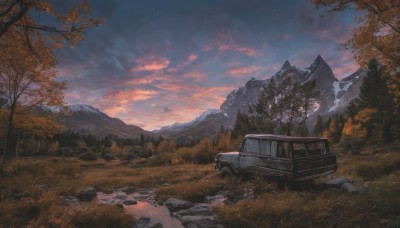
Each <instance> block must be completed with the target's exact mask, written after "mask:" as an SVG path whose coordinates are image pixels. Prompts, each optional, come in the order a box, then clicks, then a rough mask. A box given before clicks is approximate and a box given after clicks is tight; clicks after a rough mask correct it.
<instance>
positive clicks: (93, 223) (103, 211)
mask: <svg viewBox="0 0 400 228" xmlns="http://www.w3.org/2000/svg"><path fill="white" fill-rule="evenodd" d="M71 223H72V224H73V225H74V226H77V227H86V228H89V227H96V228H97V227H105V228H109V227H110V228H112V227H115V228H119V227H122V228H124V227H129V228H131V227H133V225H134V218H133V217H132V216H131V215H128V214H125V213H123V212H122V211H121V209H119V208H118V207H116V206H93V205H91V206H88V207H85V208H82V209H80V210H77V211H75V212H74V213H73V215H72V217H71Z"/></svg>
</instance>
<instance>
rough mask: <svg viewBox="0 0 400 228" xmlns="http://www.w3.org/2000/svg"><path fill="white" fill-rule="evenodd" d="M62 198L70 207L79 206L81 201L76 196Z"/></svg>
mask: <svg viewBox="0 0 400 228" xmlns="http://www.w3.org/2000/svg"><path fill="white" fill-rule="evenodd" d="M62 198H63V199H64V202H66V203H67V204H69V205H75V204H79V199H78V198H76V197H74V196H64V197H62Z"/></svg>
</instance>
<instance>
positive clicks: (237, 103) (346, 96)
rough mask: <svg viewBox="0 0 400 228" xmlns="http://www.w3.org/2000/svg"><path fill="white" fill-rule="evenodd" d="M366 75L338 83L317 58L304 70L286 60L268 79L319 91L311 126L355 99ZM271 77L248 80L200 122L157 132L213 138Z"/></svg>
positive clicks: (362, 71) (360, 72)
mask: <svg viewBox="0 0 400 228" xmlns="http://www.w3.org/2000/svg"><path fill="white" fill-rule="evenodd" d="M366 72H367V71H366V70H365V69H358V70H357V71H356V72H354V73H353V74H351V75H349V76H347V77H345V78H343V79H341V80H338V79H337V78H336V77H335V75H334V74H333V72H332V69H331V67H330V66H329V65H328V64H327V63H326V61H325V60H324V59H323V58H322V57H321V56H320V55H318V56H317V58H316V59H315V61H314V62H313V63H312V64H311V65H310V66H308V67H306V68H297V67H295V66H292V65H291V64H290V63H289V61H285V63H284V64H283V66H282V68H281V69H280V70H279V71H278V72H277V73H276V74H274V75H273V76H271V77H272V78H274V80H275V82H277V83H279V82H281V81H283V79H284V78H286V77H291V78H293V79H294V80H298V81H299V82H300V83H305V82H307V81H310V80H315V81H316V90H317V91H319V92H320V94H321V99H320V101H319V102H318V103H317V104H315V105H314V107H315V109H314V110H313V112H312V113H311V114H310V115H309V117H308V124H309V126H312V124H313V122H314V121H315V119H316V118H317V116H318V115H320V116H323V117H328V116H331V115H333V114H335V113H338V112H342V111H344V110H346V108H347V106H348V105H349V103H350V101H352V100H353V99H354V98H356V97H357V96H358V94H359V91H360V86H361V84H362V81H363V78H364V77H365V75H366ZM271 77H268V79H265V80H257V79H254V78H252V79H251V80H249V81H248V82H246V84H245V85H244V86H243V87H239V88H238V89H235V90H233V91H232V92H231V93H229V94H228V96H227V98H226V100H225V101H224V102H223V103H222V104H221V106H220V109H219V110H214V111H213V112H212V113H208V114H207V112H205V113H203V114H202V115H201V117H202V118H201V121H195V122H193V121H191V122H188V123H186V124H174V125H171V126H166V127H163V128H161V129H160V130H159V131H157V133H158V134H161V135H163V136H165V137H174V138H181V137H191V138H195V139H197V138H202V137H205V136H208V135H215V134H216V133H217V132H218V131H219V129H220V128H221V126H224V127H225V128H233V126H234V124H235V120H236V114H237V112H238V111H239V110H241V112H248V109H249V105H251V104H254V103H256V102H257V100H258V97H259V95H260V93H261V91H262V89H263V86H265V85H267V84H268V83H269V78H271Z"/></svg>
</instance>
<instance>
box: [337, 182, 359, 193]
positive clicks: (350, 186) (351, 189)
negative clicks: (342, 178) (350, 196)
mask: <svg viewBox="0 0 400 228" xmlns="http://www.w3.org/2000/svg"><path fill="white" fill-rule="evenodd" d="M340 188H341V189H343V190H345V191H347V192H358V189H357V188H356V187H355V186H354V185H353V184H352V183H350V182H345V183H343V184H342V186H341V187H340Z"/></svg>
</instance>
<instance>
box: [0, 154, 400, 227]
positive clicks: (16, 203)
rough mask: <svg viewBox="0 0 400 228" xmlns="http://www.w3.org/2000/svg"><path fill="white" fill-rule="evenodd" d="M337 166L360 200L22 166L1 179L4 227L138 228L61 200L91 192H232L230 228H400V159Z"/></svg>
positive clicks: (128, 168)
mask: <svg viewBox="0 0 400 228" xmlns="http://www.w3.org/2000/svg"><path fill="white" fill-rule="evenodd" d="M338 164H339V169H338V172H337V173H335V174H334V175H333V176H340V175H343V176H346V177H348V178H350V179H351V180H352V181H353V184H354V185H355V186H356V187H358V188H359V191H358V192H357V193H347V192H344V191H341V190H339V189H335V188H327V187H324V185H323V183H324V182H325V179H320V180H316V181H314V183H313V184H312V185H310V186H306V187H301V188H298V189H293V190H288V191H280V190H278V189H277V188H276V187H275V184H274V183H273V182H269V181H267V180H264V179H262V178H250V179H245V178H234V179H229V180H222V179H220V178H218V175H217V173H216V172H215V171H214V169H213V165H212V164H207V165H194V164H183V165H168V166H156V167H144V166H140V165H138V164H135V163H126V162H121V161H119V160H113V161H104V160H97V161H91V162H87V161H81V160H78V159H75V158H58V157H49V158H42V159H37V158H24V159H17V160H14V161H12V162H11V163H10V164H8V165H7V166H6V167H5V168H4V170H3V171H2V172H1V174H0V227H40V226H44V227H132V225H133V223H134V218H133V217H131V216H130V215H127V214H125V212H124V211H123V210H122V209H120V208H118V207H116V206H103V205H99V204H97V203H96V202H95V201H92V202H82V203H80V204H79V205H74V206H71V205H68V204H67V203H65V202H64V200H63V199H62V198H61V196H66V195H71V196H77V195H78V194H79V192H80V191H81V190H82V189H83V188H84V187H87V186H92V187H94V188H95V189H96V190H97V191H105V190H110V189H117V188H120V187H125V186H133V187H135V188H137V189H140V188H152V189H155V194H156V197H157V198H158V199H159V200H166V199H167V198H169V197H177V198H181V199H184V200H189V201H192V202H199V201H201V200H202V199H203V198H204V197H205V196H207V195H213V194H216V193H218V192H220V191H224V192H229V193H230V194H231V196H230V197H231V198H233V199H232V200H231V202H230V204H227V205H223V206H218V207H216V208H215V210H216V212H217V215H218V219H219V221H220V222H221V223H222V224H223V225H224V226H225V227H298V226H299V225H300V226H304V227H319V226H324V227H325V226H332V227H333V226H335V227H348V226H350V227H379V226H381V227H398V226H400V197H399V196H400V153H399V152H390V151H387V152H379V153H374V152H373V151H372V152H367V153H364V154H363V155H339V156H338ZM228 198H229V197H228Z"/></svg>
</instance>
